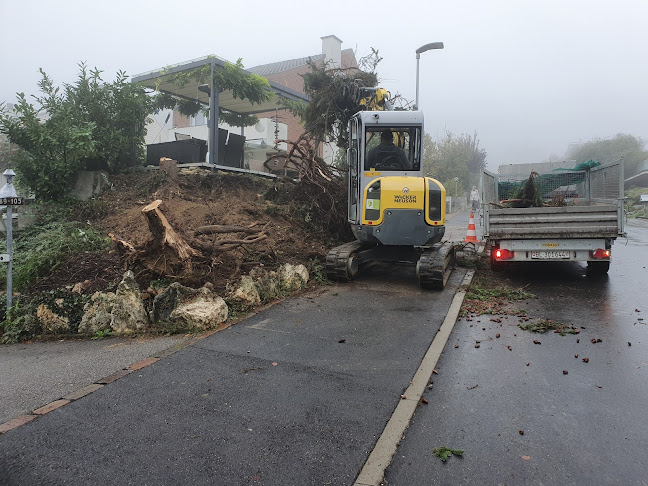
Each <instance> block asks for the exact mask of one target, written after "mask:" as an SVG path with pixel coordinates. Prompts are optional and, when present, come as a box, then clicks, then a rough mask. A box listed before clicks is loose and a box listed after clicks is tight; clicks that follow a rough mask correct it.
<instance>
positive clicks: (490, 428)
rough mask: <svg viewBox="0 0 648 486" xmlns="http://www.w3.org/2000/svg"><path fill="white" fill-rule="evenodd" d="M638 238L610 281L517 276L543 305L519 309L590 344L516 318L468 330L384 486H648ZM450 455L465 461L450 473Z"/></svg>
mask: <svg viewBox="0 0 648 486" xmlns="http://www.w3.org/2000/svg"><path fill="white" fill-rule="evenodd" d="M627 231H628V240H627V242H626V241H625V240H624V239H620V240H617V242H616V244H615V245H614V246H613V261H612V265H611V268H610V272H609V276H608V277H605V278H601V279H590V278H587V277H586V275H585V269H584V267H583V266H582V265H579V264H568V263H556V264H555V265H547V266H545V267H537V266H535V265H534V264H520V265H518V266H517V267H513V268H511V269H510V270H508V271H507V272H506V276H507V277H508V279H509V283H510V284H511V285H513V286H517V287H523V286H527V287H526V288H527V290H530V291H531V292H533V293H535V294H536V295H537V299H529V300H528V301H523V302H520V304H519V307H520V308H523V309H525V310H526V311H527V313H528V314H529V315H530V316H533V317H539V318H548V319H554V320H557V321H560V322H563V323H565V324H570V325H574V326H577V327H579V328H580V331H581V332H580V334H579V335H569V334H568V335H566V336H560V335H559V334H554V333H546V334H533V333H529V332H528V331H522V330H520V328H519V327H517V325H518V323H519V319H518V318H515V317H508V318H504V319H503V320H502V322H501V323H498V322H494V321H491V320H490V319H491V316H482V317H480V318H478V319H477V320H473V321H467V320H459V321H458V322H457V325H456V326H455V334H454V335H453V336H452V337H451V338H450V340H449V341H448V344H447V346H446V348H445V351H444V354H443V356H442V357H441V359H440V361H439V363H438V365H437V370H438V371H439V375H438V376H435V377H434V387H433V389H432V390H430V391H429V392H428V393H427V395H426V396H427V399H428V400H429V404H428V405H427V406H425V407H419V409H418V410H417V412H416V414H415V416H414V419H413V421H412V424H411V425H410V427H409V429H408V431H407V433H406V436H405V440H404V441H402V443H401V445H400V446H399V450H398V454H397V456H396V457H395V459H394V461H393V463H392V465H391V466H390V467H389V469H388V470H387V473H386V476H385V484H387V485H397V486H405V485H413V484H443V485H445V484H471V485H472V484H478V485H536V484H537V485H558V484H559V485H572V484H573V485H608V484H610V485H616V484H618V485H645V484H648V463H647V462H646V460H645V456H646V450H648V422H647V421H646V417H647V412H646V409H647V404H648V387H647V386H646V385H648V304H647V302H648V300H647V296H648V292H647V291H646V286H647V284H648V270H647V268H648V223H646V222H642V221H632V220H631V221H630V222H629V224H628V227H627ZM497 333H499V334H500V338H496V334H497ZM592 339H594V340H595V341H597V342H596V343H594V344H593V343H592V341H591V340H592ZM598 339H600V340H601V341H600V342H598ZM534 340H536V341H539V342H540V343H541V344H534V343H533V341H534ZM477 341H480V343H479V344H480V347H479V348H476V347H475V344H476V343H477ZM455 346H458V347H456V348H455ZM507 346H511V350H509V349H508V348H507ZM576 355H577V356H578V357H576ZM583 358H587V359H588V360H589V361H588V362H587V363H585V362H584V361H583ZM527 363H529V365H528V366H527ZM563 370H565V371H567V374H563ZM520 431H522V432H523V434H524V435H522V434H521V432H520ZM440 446H446V447H449V448H455V449H463V450H464V451H465V452H464V454H463V457H461V458H458V457H451V458H449V459H448V460H447V462H446V463H443V462H441V460H440V459H439V458H437V457H436V456H434V455H433V452H432V451H433V449H434V448H436V447H440Z"/></svg>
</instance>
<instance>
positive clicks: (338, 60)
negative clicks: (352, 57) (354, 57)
mask: <svg viewBox="0 0 648 486" xmlns="http://www.w3.org/2000/svg"><path fill="white" fill-rule="evenodd" d="M322 54H324V62H327V63H328V67H329V69H335V68H339V67H341V66H342V41H341V40H340V39H338V38H337V37H335V36H334V35H327V36H324V37H322Z"/></svg>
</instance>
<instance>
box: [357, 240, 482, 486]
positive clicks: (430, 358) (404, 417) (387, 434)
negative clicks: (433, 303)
mask: <svg viewBox="0 0 648 486" xmlns="http://www.w3.org/2000/svg"><path fill="white" fill-rule="evenodd" d="M483 249H484V247H483V246H480V247H479V249H478V250H477V252H478V253H481V252H482V251H483ZM474 274H475V271H474V270H468V272H467V273H466V276H465V277H464V279H463V281H462V283H461V286H460V288H459V290H458V291H457V293H456V294H455V296H454V298H453V299H452V303H451V304H450V309H449V310H448V313H447V315H446V317H445V320H444V321H443V324H441V327H440V328H439V331H438V332H437V334H436V336H435V337H434V340H433V341H432V344H430V347H429V348H428V350H427V352H426V353H425V356H424V357H423V360H422V361H421V364H420V366H419V368H418V370H417V371H416V373H414V377H413V378H412V381H411V382H410V386H409V387H408V388H407V390H406V391H405V393H404V394H403V395H402V400H401V401H400V402H399V403H398V405H397V406H396V409H395V410H394V413H393V414H392V416H391V418H390V419H389V421H388V422H387V425H386V426H385V429H384V430H383V433H382V434H381V436H380V437H379V438H378V441H377V442H376V445H375V447H374V449H373V450H372V451H371V453H370V454H369V457H368V458H367V461H366V462H365V464H364V466H363V467H362V469H361V471H360V474H359V475H358V477H357V478H356V481H355V483H354V484H353V486H380V485H381V483H382V481H383V479H384V477H385V471H386V470H387V467H389V465H390V464H391V461H392V459H393V458H394V455H395V454H396V449H397V447H398V444H399V443H400V441H401V440H402V439H403V437H404V434H405V431H406V430H407V428H408V427H409V424H410V422H411V420H412V417H413V416H414V413H415V412H416V408H417V407H418V405H419V403H420V401H421V397H422V396H423V393H424V392H425V389H426V387H427V385H428V383H430V378H431V377H432V374H433V373H434V372H435V370H434V367H435V366H436V364H437V362H438V361H439V358H440V357H441V353H442V352H443V348H444V347H445V345H446V343H447V342H448V339H449V338H450V335H451V333H452V330H453V329H454V325H455V323H456V322H457V318H458V317H459V311H460V309H461V305H462V304H463V301H464V297H465V296H466V291H465V290H464V288H465V287H466V286H467V285H470V283H471V282H472V278H473V276H474Z"/></svg>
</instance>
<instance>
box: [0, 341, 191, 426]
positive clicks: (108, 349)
mask: <svg viewBox="0 0 648 486" xmlns="http://www.w3.org/2000/svg"><path fill="white" fill-rule="evenodd" d="M189 341H190V340H189V339H188V338H186V337H184V336H165V337H155V338H151V337H143V338H135V339H132V338H111V339H102V340H97V341H90V340H88V341H80V340H76V341H75V340H65V341H64V340H61V341H50V342H40V343H20V344H12V345H4V346H0V424H1V423H3V422H6V421H8V420H11V419H13V418H14V417H17V416H19V415H23V414H28V413H31V412H32V411H33V410H35V409H37V408H39V407H42V406H43V405H45V404H47V403H49V402H52V401H54V400H58V399H59V398H61V397H63V396H65V395H67V394H69V393H72V392H74V391H76V390H79V389H80V388H83V387H85V386H87V385H89V384H91V383H94V382H95V381H97V380H99V379H101V378H103V377H105V376H108V375H110V374H112V373H114V372H116V371H118V370H121V369H123V368H126V367H128V366H129V365H131V364H133V363H136V362H138V361H140V360H142V359H145V358H148V357H150V356H155V355H159V354H160V353H164V352H165V351H167V350H170V349H174V347H175V346H183V345H185V344H186V343H187V342H189Z"/></svg>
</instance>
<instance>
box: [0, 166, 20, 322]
mask: <svg viewBox="0 0 648 486" xmlns="http://www.w3.org/2000/svg"><path fill="white" fill-rule="evenodd" d="M2 175H3V176H5V178H6V179H7V183H6V184H5V185H4V186H2V189H0V205H2V206H6V207H7V224H6V229H7V253H3V254H2V255H0V262H7V264H8V267H7V313H9V309H11V305H12V294H13V288H12V280H11V272H12V269H13V268H12V263H11V260H12V258H11V256H12V248H11V245H12V238H13V211H12V208H13V206H20V205H22V204H23V198H22V197H18V194H17V193H16V188H15V187H14V185H13V179H14V177H15V176H16V173H15V172H14V171H13V170H11V169H7V170H5V171H4V172H3V173H2Z"/></svg>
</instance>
